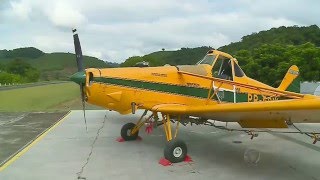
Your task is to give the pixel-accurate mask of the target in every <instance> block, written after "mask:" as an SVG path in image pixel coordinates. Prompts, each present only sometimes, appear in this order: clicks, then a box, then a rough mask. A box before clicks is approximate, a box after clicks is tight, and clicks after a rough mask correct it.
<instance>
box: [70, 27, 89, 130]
mask: <svg viewBox="0 0 320 180" xmlns="http://www.w3.org/2000/svg"><path fill="white" fill-rule="evenodd" d="M72 32H73V42H74V50H75V54H76V61H77V67H78V72H77V73H76V74H75V75H73V76H72V77H71V79H76V80H74V81H76V82H77V83H78V84H79V85H80V94H81V101H82V111H83V117H84V123H85V125H86V131H87V132H88V127H87V118H86V95H85V92H84V91H85V84H86V82H85V71H84V68H83V56H82V50H81V45H80V40H79V36H78V33H77V29H72ZM79 76H80V77H79ZM81 76H82V77H81ZM79 79H80V80H79ZM83 80H84V81H83Z"/></svg>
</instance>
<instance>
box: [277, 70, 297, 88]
mask: <svg viewBox="0 0 320 180" xmlns="http://www.w3.org/2000/svg"><path fill="white" fill-rule="evenodd" d="M298 76H299V68H298V67H297V66H296V65H292V66H291V67H290V68H289V69H288V71H287V73H286V75H285V76H284V78H283V80H282V82H281V84H280V86H279V87H278V89H279V90H281V91H285V90H286V89H287V88H288V87H289V86H290V84H291V83H292V82H293V80H295V79H296V78H297V77H298Z"/></svg>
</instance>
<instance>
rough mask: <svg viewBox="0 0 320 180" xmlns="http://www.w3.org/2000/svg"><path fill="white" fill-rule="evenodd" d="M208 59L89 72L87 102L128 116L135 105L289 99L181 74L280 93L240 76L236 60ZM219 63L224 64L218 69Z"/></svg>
mask: <svg viewBox="0 0 320 180" xmlns="http://www.w3.org/2000/svg"><path fill="white" fill-rule="evenodd" d="M208 55H209V56H210V57H205V58H207V59H204V60H203V61H205V62H204V63H201V62H200V63H198V64H197V65H183V66H170V65H166V66H162V67H128V68H104V69H97V68H90V69H86V71H85V73H86V75H85V77H86V79H85V80H86V81H85V87H86V88H85V91H86V96H87V102H89V103H91V104H94V105H98V106H101V107H104V108H106V109H110V110H115V111H118V112H119V113H121V114H127V113H130V112H131V110H132V103H134V104H135V105H136V107H138V108H143V109H144V107H150V106H153V105H159V104H184V105H212V104H217V103H241V102H254V101H274V100H280V99H287V97H281V96H279V95H277V94H273V93H272V92H266V91H261V90H259V89H256V90H255V89H252V88H245V87H238V86H236V85H232V84H227V83H219V82H215V81H211V80H209V79H204V78H199V77H195V76H189V75H186V74H180V73H178V72H179V71H184V72H190V73H193V74H199V75H201V76H207V77H217V78H222V79H226V80H228V81H232V82H238V83H242V84H248V85H251V86H255V87H262V88H268V89H276V88H273V87H270V86H268V85H266V84H264V83H261V82H259V81H256V80H254V79H251V78H249V77H247V76H246V75H245V74H244V73H243V71H242V70H241V69H240V70H241V72H242V73H241V72H239V68H240V67H239V66H238V64H237V61H236V60H235V59H234V58H233V57H232V56H230V55H228V54H226V53H223V52H220V51H216V50H214V51H211V53H210V52H209V53H208ZM208 55H207V56H208ZM211 56H212V57H211ZM210 58H211V60H210ZM219 58H220V59H219ZM208 59H209V60H208ZM203 61H202V62H203ZM211 61H212V62H211ZM219 61H222V63H220V64H219V65H218V63H219ZM224 62H225V65H224ZM218 66H219V67H218ZM236 66H238V67H236ZM223 68H225V70H224V69H223ZM228 68H229V70H228ZM215 69H218V70H217V71H215ZM224 71H225V72H224ZM83 77H84V76H83ZM215 90H216V94H215V95H213V94H214V93H215Z"/></svg>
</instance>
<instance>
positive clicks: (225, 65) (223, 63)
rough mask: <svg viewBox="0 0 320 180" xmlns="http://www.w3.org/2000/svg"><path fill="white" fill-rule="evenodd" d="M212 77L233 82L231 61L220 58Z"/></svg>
mask: <svg viewBox="0 0 320 180" xmlns="http://www.w3.org/2000/svg"><path fill="white" fill-rule="evenodd" d="M212 76H213V77H216V78H220V79H227V80H233V78H232V64H231V60H230V59H227V58H225V57H221V58H220V56H219V58H218V59H217V61H216V63H215V64H214V66H213V68H212Z"/></svg>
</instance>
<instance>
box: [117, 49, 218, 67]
mask: <svg viewBox="0 0 320 180" xmlns="http://www.w3.org/2000/svg"><path fill="white" fill-rule="evenodd" d="M210 49H212V48H211V47H207V46H203V47H197V48H181V49H179V50H177V51H158V52H153V53H151V54H148V55H145V56H134V57H130V58H128V59H127V60H126V61H125V62H124V63H122V64H121V66H123V67H127V66H134V65H135V64H136V63H137V62H141V61H147V62H149V63H150V65H151V66H163V65H165V64H170V65H178V64H195V63H197V62H198V61H199V60H201V59H202V58H203V57H204V56H205V54H206V53H207V52H208V51H209V50H210Z"/></svg>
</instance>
